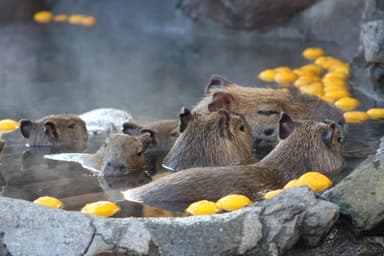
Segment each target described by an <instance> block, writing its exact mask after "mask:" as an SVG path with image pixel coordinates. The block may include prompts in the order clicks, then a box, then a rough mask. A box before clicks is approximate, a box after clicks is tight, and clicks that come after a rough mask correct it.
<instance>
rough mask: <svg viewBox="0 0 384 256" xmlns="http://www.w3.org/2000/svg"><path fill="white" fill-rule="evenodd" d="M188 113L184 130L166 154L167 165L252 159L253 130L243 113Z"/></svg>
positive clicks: (175, 168) (221, 163)
mask: <svg viewBox="0 0 384 256" xmlns="http://www.w3.org/2000/svg"><path fill="white" fill-rule="evenodd" d="M186 115H187V116H188V122H187V124H183V125H185V130H184V131H183V132H182V133H181V134H180V136H179V138H178V139H177V140H176V142H175V144H174V145H173V147H172V149H171V150H170V152H169V153H168V155H167V156H166V157H165V158H164V162H163V165H164V167H166V168H167V169H170V170H173V171H178V170H184V169H188V168H193V167H206V166H225V165H235V164H245V163H249V162H250V161H251V160H252V159H251V158H252V148H253V137H252V131H251V128H250V127H249V125H248V124H247V122H246V121H245V119H244V117H242V116H239V115H234V114H230V113H229V112H228V111H227V110H225V109H222V110H220V111H219V112H211V113H197V112H195V113H190V112H189V113H188V114H186ZM184 117H186V116H184ZM180 122H182V118H181V120H180Z"/></svg>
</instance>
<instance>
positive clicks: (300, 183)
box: [283, 179, 307, 189]
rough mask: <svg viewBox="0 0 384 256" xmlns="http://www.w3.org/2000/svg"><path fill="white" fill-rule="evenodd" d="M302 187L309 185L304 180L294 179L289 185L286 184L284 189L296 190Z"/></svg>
mask: <svg viewBox="0 0 384 256" xmlns="http://www.w3.org/2000/svg"><path fill="white" fill-rule="evenodd" d="M301 186H307V184H306V183H305V182H304V181H302V180H298V179H294V180H291V181H289V182H288V183H287V184H285V186H284V187H283V189H287V188H295V187H301Z"/></svg>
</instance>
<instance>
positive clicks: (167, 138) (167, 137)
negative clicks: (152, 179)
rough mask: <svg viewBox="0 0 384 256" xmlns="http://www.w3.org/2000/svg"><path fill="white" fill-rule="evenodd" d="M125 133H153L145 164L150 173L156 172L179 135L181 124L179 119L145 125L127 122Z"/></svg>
mask: <svg viewBox="0 0 384 256" xmlns="http://www.w3.org/2000/svg"><path fill="white" fill-rule="evenodd" d="M123 133H125V134H129V135H132V136H135V135H139V134H143V133H149V134H150V135H151V137H152V141H151V143H150V145H149V146H148V148H147V150H146V151H145V166H146V170H147V171H148V173H149V174H154V173H155V172H156V171H157V170H158V169H160V168H161V162H162V160H163V158H164V157H165V156H166V155H167V153H168V152H169V150H170V149H171V147H172V145H173V144H174V143H175V141H176V139H177V137H178V136H179V125H178V121H177V120H161V121H156V122H153V123H150V124H148V125H144V126H140V125H137V124H135V123H129V122H127V123H124V124H123Z"/></svg>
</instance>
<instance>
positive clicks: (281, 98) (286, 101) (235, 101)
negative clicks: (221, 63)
mask: <svg viewBox="0 0 384 256" xmlns="http://www.w3.org/2000/svg"><path fill="white" fill-rule="evenodd" d="M214 79H216V80H214ZM211 81H216V82H217V81H220V82H221V83H222V84H221V85H219V86H213V87H212V88H208V89H207V94H206V96H205V97H204V98H203V99H202V100H201V101H200V102H199V103H198V104H197V105H196V106H195V108H194V109H193V111H198V112H207V111H209V109H208V106H209V105H210V104H211V109H217V108H220V107H223V106H222V105H223V103H222V102H220V101H218V100H217V98H218V97H217V95H220V94H225V95H229V97H232V100H231V101H230V102H229V104H224V105H225V106H224V107H227V108H228V109H229V110H230V111H231V112H233V113H239V114H242V115H244V116H245V117H246V120H247V122H248V123H249V125H250V126H251V127H252V133H253V136H254V137H255V142H256V143H255V148H256V151H259V153H261V154H262V155H263V154H264V153H268V152H269V151H270V150H271V149H272V148H273V147H274V146H276V144H277V143H278V138H277V133H276V131H277V129H276V128H277V127H276V124H277V121H278V120H279V114H280V112H285V113H287V114H288V115H289V116H291V117H292V118H293V120H302V119H308V120H317V121H321V120H325V119H330V120H333V121H335V122H337V123H341V124H343V123H344V118H343V115H342V113H341V112H340V111H339V110H338V109H337V108H335V107H334V106H332V105H330V104H328V103H326V102H324V101H322V100H321V99H320V98H318V97H316V96H311V95H304V94H301V93H299V92H298V91H297V90H295V89H291V90H290V91H289V92H285V91H281V90H274V89H267V88H252V87H244V86H240V85H237V84H235V83H232V82H229V81H227V80H225V79H224V78H222V77H220V76H213V77H212V78H211ZM271 128H272V129H273V130H271ZM268 129H269V130H270V131H273V132H269V133H267V134H266V133H265V131H266V130H268ZM264 150H265V152H262V151H264Z"/></svg>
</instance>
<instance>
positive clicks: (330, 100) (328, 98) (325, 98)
mask: <svg viewBox="0 0 384 256" xmlns="http://www.w3.org/2000/svg"><path fill="white" fill-rule="evenodd" d="M320 98H321V99H322V100H323V101H325V102H328V103H333V102H335V99H334V98H332V97H329V96H325V95H323V96H321V97H320Z"/></svg>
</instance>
